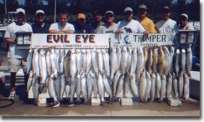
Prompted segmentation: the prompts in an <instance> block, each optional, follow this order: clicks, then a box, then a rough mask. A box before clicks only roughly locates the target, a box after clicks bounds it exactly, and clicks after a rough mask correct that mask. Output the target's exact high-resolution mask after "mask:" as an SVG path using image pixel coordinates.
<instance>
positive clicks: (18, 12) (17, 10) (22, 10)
mask: <svg viewBox="0 0 204 122" xmlns="http://www.w3.org/2000/svg"><path fill="white" fill-rule="evenodd" d="M20 13H22V14H24V15H25V10H24V9H23V8H17V9H16V14H20Z"/></svg>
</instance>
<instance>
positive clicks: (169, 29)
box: [156, 6, 177, 35]
mask: <svg viewBox="0 0 204 122" xmlns="http://www.w3.org/2000/svg"><path fill="white" fill-rule="evenodd" d="M161 11H162V14H161V20H160V21H159V22H157V23H156V27H157V29H158V30H159V32H160V33H168V34H169V33H172V34H173V35H175V34H176V29H177V26H176V21H175V20H173V19H171V18H170V15H171V11H170V8H169V6H163V8H162V10H161Z"/></svg>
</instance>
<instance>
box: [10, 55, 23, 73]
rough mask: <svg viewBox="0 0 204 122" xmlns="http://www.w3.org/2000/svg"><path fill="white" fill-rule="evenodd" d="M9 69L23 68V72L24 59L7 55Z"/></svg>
mask: <svg viewBox="0 0 204 122" xmlns="http://www.w3.org/2000/svg"><path fill="white" fill-rule="evenodd" d="M8 62H9V70H10V72H18V70H19V69H21V68H22V69H23V71H24V72H26V60H25V59H20V58H15V57H9V59H8Z"/></svg>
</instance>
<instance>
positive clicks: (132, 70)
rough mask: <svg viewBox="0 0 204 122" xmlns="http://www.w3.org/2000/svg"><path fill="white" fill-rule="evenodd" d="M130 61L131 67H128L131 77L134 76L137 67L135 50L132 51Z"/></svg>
mask: <svg viewBox="0 0 204 122" xmlns="http://www.w3.org/2000/svg"><path fill="white" fill-rule="evenodd" d="M131 57H132V60H130V61H131V65H130V71H129V72H130V74H131V75H133V74H135V71H136V66H137V48H134V49H133V51H132V55H131Z"/></svg>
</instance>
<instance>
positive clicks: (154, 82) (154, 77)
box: [150, 73, 156, 101]
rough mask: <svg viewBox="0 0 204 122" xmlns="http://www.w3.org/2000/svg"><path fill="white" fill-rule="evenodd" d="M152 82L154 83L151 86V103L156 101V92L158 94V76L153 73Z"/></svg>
mask: <svg viewBox="0 0 204 122" xmlns="http://www.w3.org/2000/svg"><path fill="white" fill-rule="evenodd" d="M151 81H152V84H151V91H150V101H154V99H155V92H156V88H155V87H156V75H155V73H152V75H151Z"/></svg>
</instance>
